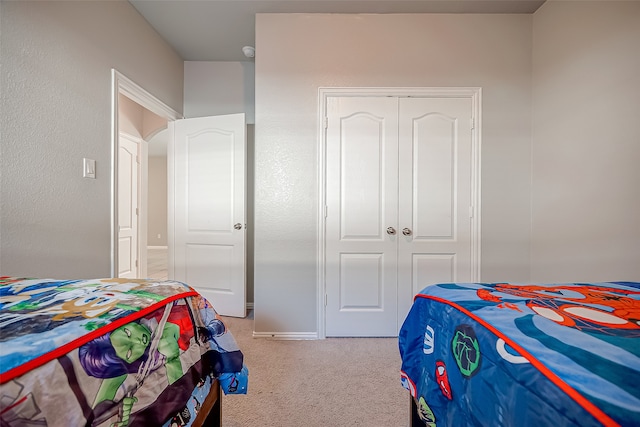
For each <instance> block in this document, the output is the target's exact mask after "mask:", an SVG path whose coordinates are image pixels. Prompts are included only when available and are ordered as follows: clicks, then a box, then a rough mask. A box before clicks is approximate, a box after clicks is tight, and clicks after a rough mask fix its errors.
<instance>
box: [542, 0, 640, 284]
mask: <svg viewBox="0 0 640 427" xmlns="http://www.w3.org/2000/svg"><path fill="white" fill-rule="evenodd" d="M533 41H534V81H533V82H534V84H533V105H534V116H533V145H532V170H533V174H532V183H533V188H532V205H533V210H532V245H531V248H532V249H531V279H532V280H533V281H543V282H545V281H551V282H558V281H559V282H563V281H598V280H603V281H606V280H640V167H638V165H639V164H640V126H639V125H638V121H639V120H640V2H637V1H620V2H616V1H584V2H563V1H553V2H547V3H546V4H545V5H543V6H542V7H541V8H540V9H539V10H538V11H537V12H536V14H535V15H534V38H533Z"/></svg>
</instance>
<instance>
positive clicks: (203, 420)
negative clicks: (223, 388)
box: [193, 380, 222, 427]
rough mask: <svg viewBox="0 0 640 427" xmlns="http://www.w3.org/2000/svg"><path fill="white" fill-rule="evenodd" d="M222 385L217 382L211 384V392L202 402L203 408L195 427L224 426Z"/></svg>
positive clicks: (199, 412)
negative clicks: (221, 398) (221, 400)
mask: <svg viewBox="0 0 640 427" xmlns="http://www.w3.org/2000/svg"><path fill="white" fill-rule="evenodd" d="M221 396H222V395H221V393H220V383H219V382H218V380H215V381H214V382H213V383H212V384H211V391H210V392H209V394H208V395H207V398H206V399H205V400H204V402H202V407H201V408H200V411H198V415H196V419H195V420H194V422H193V426H194V427H221V426H222V405H221V402H220V397H221Z"/></svg>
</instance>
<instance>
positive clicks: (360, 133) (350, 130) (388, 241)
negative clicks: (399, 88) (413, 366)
mask: <svg viewBox="0 0 640 427" xmlns="http://www.w3.org/2000/svg"><path fill="white" fill-rule="evenodd" d="M472 105H473V102H472V99H471V98H470V97H422V98H417V97H416V98H410V97H368V96H357V97H356V96H352V97H349V96H345V97H340V96H335V97H329V98H328V99H327V135H326V147H327V152H326V163H327V171H326V173H327V174H326V176H327V181H326V201H327V217H326V221H325V231H326V235H325V249H326V251H325V280H326V293H327V296H326V309H325V328H326V335H327V336H397V334H398V331H399V329H400V326H401V325H402V322H403V321H404V318H405V317H406V315H407V313H408V311H409V309H410V307H411V303H412V299H413V296H414V295H415V294H416V293H417V292H419V291H420V290H421V289H423V288H424V287H426V286H428V285H431V284H435V283H442V282H466V281H472V279H473V278H474V274H473V268H474V266H473V262H472V235H471V225H472V217H471V216H472V214H473V211H474V207H473V206H472V171H473V165H472V153H473V150H472V148H473V147H472V143H473V135H472V120H471V119H472V114H473V111H472Z"/></svg>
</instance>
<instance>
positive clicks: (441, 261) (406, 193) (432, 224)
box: [398, 98, 473, 325]
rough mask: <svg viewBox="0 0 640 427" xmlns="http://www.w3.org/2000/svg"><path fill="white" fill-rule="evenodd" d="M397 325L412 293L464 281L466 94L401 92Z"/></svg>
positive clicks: (467, 268) (468, 267) (468, 271)
mask: <svg viewBox="0 0 640 427" xmlns="http://www.w3.org/2000/svg"><path fill="white" fill-rule="evenodd" d="M399 111H400V113H399V117H400V119H399V147H400V151H399V162H400V165H401V166H400V171H399V173H400V175H399V180H400V184H399V187H398V188H399V201H398V206H399V228H400V230H399V237H398V283H399V293H398V324H399V325H401V322H402V319H404V318H405V316H406V314H407V313H408V311H409V309H410V306H411V302H412V298H413V296H414V295H415V294H416V293H417V292H419V291H420V290H421V289H423V288H424V287H426V286H428V285H431V284H435V283H443V282H445V283H448V282H468V281H471V278H472V263H471V214H472V212H473V209H472V206H471V200H472V199H471V153H472V150H471V149H472V145H471V144H472V133H471V129H472V121H471V117H472V103H471V99H470V98H401V99H400V108H399Z"/></svg>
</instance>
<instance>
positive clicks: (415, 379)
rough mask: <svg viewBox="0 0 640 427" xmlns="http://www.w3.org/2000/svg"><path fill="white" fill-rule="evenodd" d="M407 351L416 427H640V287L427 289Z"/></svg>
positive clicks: (405, 338) (406, 327)
mask: <svg viewBox="0 0 640 427" xmlns="http://www.w3.org/2000/svg"><path fill="white" fill-rule="evenodd" d="M399 347H400V354H401V357H402V370H401V382H402V385H403V386H404V387H405V388H407V389H408V390H409V392H410V394H411V396H412V398H411V403H412V421H411V422H412V425H415V426H417V425H427V426H430V427H444V426H554V427H555V426H580V427H590V426H602V425H605V426H640V283H635V282H607V283H566V284H536V285H515V284H508V283H494V284H488V283H449V284H438V285H433V286H428V287H427V288H425V289H423V290H422V292H420V293H419V294H418V295H416V297H415V298H414V302H413V305H412V308H411V310H410V312H409V314H408V315H407V317H406V319H405V322H404V324H403V326H402V328H401V331H400V334H399Z"/></svg>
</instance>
